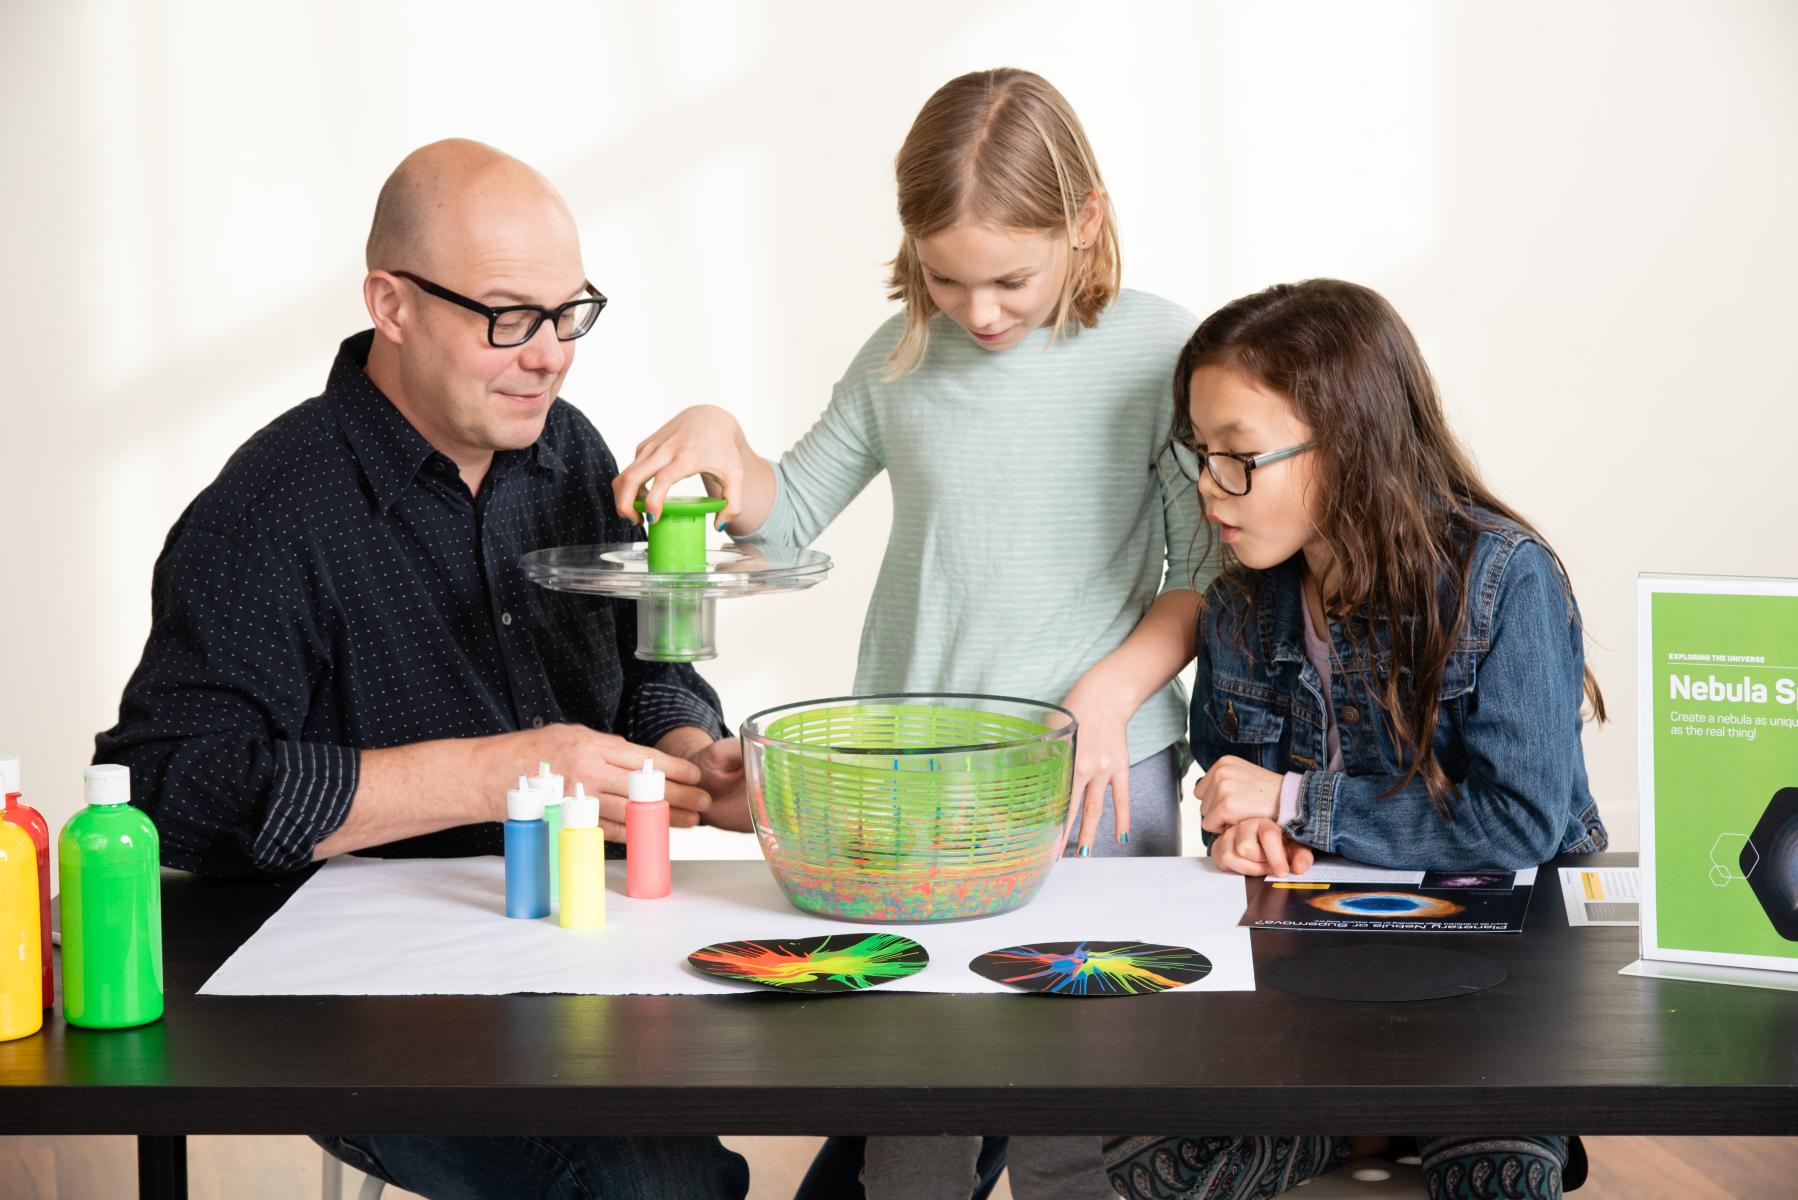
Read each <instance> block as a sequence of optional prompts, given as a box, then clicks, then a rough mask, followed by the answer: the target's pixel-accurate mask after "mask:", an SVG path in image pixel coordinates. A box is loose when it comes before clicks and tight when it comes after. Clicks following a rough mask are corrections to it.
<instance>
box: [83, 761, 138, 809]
mask: <svg viewBox="0 0 1798 1200" xmlns="http://www.w3.org/2000/svg"><path fill="white" fill-rule="evenodd" d="M81 782H82V783H83V784H85V785H86V788H87V802H88V803H89V804H129V803H131V768H130V767H121V766H119V765H118V764H117V763H95V764H94V765H93V766H91V767H89V768H87V770H85V771H83V772H82V773H81Z"/></svg>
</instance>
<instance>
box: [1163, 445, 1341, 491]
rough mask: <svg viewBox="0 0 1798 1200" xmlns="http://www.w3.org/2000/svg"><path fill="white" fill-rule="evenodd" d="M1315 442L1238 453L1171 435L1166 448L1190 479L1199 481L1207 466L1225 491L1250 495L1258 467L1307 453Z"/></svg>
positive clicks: (1213, 479)
mask: <svg viewBox="0 0 1798 1200" xmlns="http://www.w3.org/2000/svg"><path fill="white" fill-rule="evenodd" d="M1315 445H1316V443H1315V442H1299V443H1298V444H1296V445H1292V446H1287V447H1285V448H1284V449H1280V450H1269V451H1268V452H1267V453H1266V454H1236V453H1233V452H1232V451H1229V450H1207V449H1206V448H1205V447H1204V446H1198V445H1193V444H1191V443H1188V442H1185V441H1181V440H1179V439H1177V438H1170V439H1168V442H1167V445H1166V447H1165V449H1164V451H1163V452H1164V453H1169V454H1172V455H1173V457H1174V463H1175V465H1177V466H1178V467H1179V468H1180V473H1181V474H1182V475H1184V476H1186V478H1187V480H1188V481H1189V482H1191V483H1197V482H1198V481H1199V472H1200V471H1201V470H1203V471H1204V472H1206V473H1207V474H1209V475H1210V476H1211V482H1213V483H1215V484H1217V486H1218V487H1219V488H1220V489H1222V490H1223V492H1224V494H1225V495H1229V496H1246V495H1248V494H1249V488H1250V487H1251V486H1253V484H1254V481H1255V468H1256V467H1265V466H1267V465H1269V464H1270V463H1277V462H1280V461H1282V460H1284V459H1288V458H1291V457H1292V456H1293V455H1295V454H1303V453H1304V452H1305V451H1307V450H1309V449H1311V448H1312V447H1313V446H1315Z"/></svg>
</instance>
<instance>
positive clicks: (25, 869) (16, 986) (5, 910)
mask: <svg viewBox="0 0 1798 1200" xmlns="http://www.w3.org/2000/svg"><path fill="white" fill-rule="evenodd" d="M13 794H14V795H17V794H18V793H16V792H15V793H13ZM37 892H38V888H37V847H36V846H35V845H33V844H32V841H31V835H30V834H29V833H26V832H25V828H24V826H22V825H16V824H14V823H13V822H11V821H3V822H0V1041H11V1040H12V1039H14V1038H22V1037H29V1036H31V1035H32V1034H34V1033H36V1032H37V1031H38V1030H40V1029H42V1028H43V1027H44V1004H43V997H44V990H43V989H44V985H43V973H44V947H43V942H42V941H41V940H40V939H41V937H42V934H41V933H40V932H39V930H38V921H39V916H38V900H37Z"/></svg>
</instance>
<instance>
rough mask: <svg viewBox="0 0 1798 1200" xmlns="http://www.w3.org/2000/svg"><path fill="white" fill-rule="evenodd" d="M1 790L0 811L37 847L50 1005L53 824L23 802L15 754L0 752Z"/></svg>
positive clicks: (46, 1000) (40, 924)
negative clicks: (0, 806) (2, 806)
mask: <svg viewBox="0 0 1798 1200" xmlns="http://www.w3.org/2000/svg"><path fill="white" fill-rule="evenodd" d="M0 791H3V792H5V793H6V812H5V813H4V814H0V815H3V816H4V817H5V819H6V820H8V821H11V822H12V823H13V824H14V825H17V826H18V827H19V828H21V829H23V830H24V831H25V832H26V833H27V834H28V835H30V837H31V845H32V847H33V848H35V849H36V850H37V905H38V913H39V921H38V927H39V931H40V938H39V941H38V945H39V946H40V947H42V953H43V959H44V1007H45V1008H49V1007H50V1006H51V1005H52V1004H54V1003H55V1002H56V984H55V982H54V978H55V972H54V971H53V970H52V968H51V965H50V827H49V826H48V825H46V824H45V823H44V818H43V814H41V813H39V812H38V810H37V809H35V808H32V807H31V806H30V805H28V804H23V803H21V802H20V799H19V797H20V795H21V794H22V793H21V792H20V791H19V757H18V755H16V754H11V755H0Z"/></svg>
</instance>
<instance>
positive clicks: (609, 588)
mask: <svg viewBox="0 0 1798 1200" xmlns="http://www.w3.org/2000/svg"><path fill="white" fill-rule="evenodd" d="M523 563H524V574H525V578H527V579H529V580H530V581H531V582H532V583H536V584H539V585H541V586H543V587H546V588H550V589H552V590H554V591H559V592H585V593H588V594H590V595H596V596H619V597H623V598H625V599H630V600H643V599H655V598H661V597H670V596H678V597H681V598H684V599H692V600H718V599H724V598H727V597H730V596H765V595H770V594H772V593H774V592H796V591H799V590H801V589H804V588H808V587H811V586H812V585H813V584H815V583H818V582H819V581H821V580H822V579H823V578H824V577H825V576H826V575H827V574H829V573H830V567H831V563H830V556H829V555H827V554H824V553H822V552H820V551H817V550H793V549H788V548H785V547H779V546H752V545H749V544H748V543H746V542H731V543H729V544H728V545H724V546H718V547H714V548H712V549H708V550H707V551H706V552H705V556H704V562H703V565H702V566H700V567H699V568H697V569H695V570H690V571H651V570H650V569H649V548H648V546H647V545H646V544H645V543H643V542H622V543H616V544H613V545H606V546H557V547H554V548H553V549H548V550H533V551H531V552H530V553H529V554H526V555H525V556H524V560H523Z"/></svg>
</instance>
